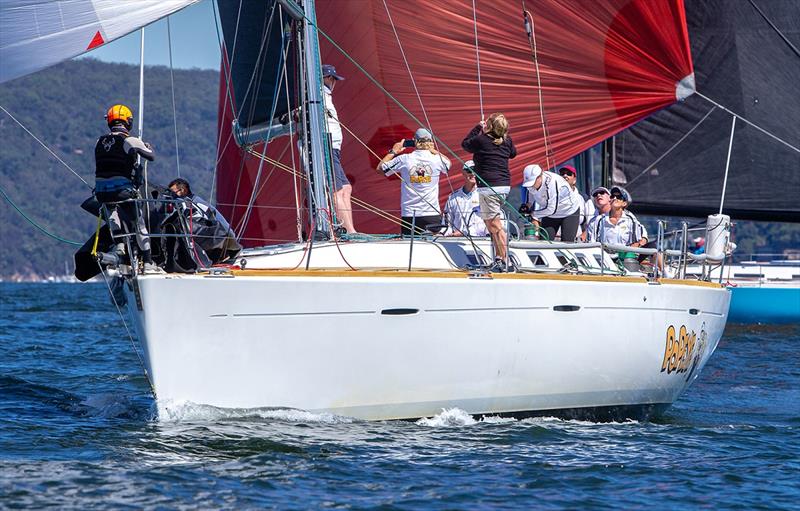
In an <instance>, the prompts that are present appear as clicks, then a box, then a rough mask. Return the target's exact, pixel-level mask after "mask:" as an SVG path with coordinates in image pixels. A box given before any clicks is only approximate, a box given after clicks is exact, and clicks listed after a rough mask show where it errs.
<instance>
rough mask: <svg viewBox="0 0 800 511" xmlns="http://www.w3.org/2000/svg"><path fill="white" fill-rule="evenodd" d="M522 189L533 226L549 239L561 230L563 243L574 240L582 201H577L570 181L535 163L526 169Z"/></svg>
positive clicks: (523, 202)
mask: <svg viewBox="0 0 800 511" xmlns="http://www.w3.org/2000/svg"><path fill="white" fill-rule="evenodd" d="M522 186H523V188H524V190H523V201H522V205H523V206H525V207H527V208H528V209H529V210H530V212H531V214H532V215H533V223H534V225H536V226H541V227H542V228H544V229H545V230H546V231H547V236H548V238H549V239H550V240H553V239H555V236H556V233H557V232H558V231H559V229H560V230H561V241H566V242H573V241H575V237H576V236H577V234H578V224H579V223H580V214H581V208H582V207H583V201H582V200H577V199H576V196H575V195H574V194H573V193H572V187H571V186H570V184H569V183H568V182H567V180H566V179H564V178H563V177H562V176H560V175H559V174H556V173H555V172H543V171H542V168H541V167H540V166H539V165H535V164H534V165H528V166H527V167H525V169H524V171H523V181H522ZM526 195H527V197H526Z"/></svg>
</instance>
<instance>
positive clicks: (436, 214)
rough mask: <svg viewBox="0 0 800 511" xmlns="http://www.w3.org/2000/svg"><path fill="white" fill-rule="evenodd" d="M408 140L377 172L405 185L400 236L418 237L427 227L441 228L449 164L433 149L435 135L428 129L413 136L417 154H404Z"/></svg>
mask: <svg viewBox="0 0 800 511" xmlns="http://www.w3.org/2000/svg"><path fill="white" fill-rule="evenodd" d="M404 142H405V140H401V141H399V142H397V143H396V144H394V146H393V147H392V148H391V149H390V150H389V153H388V154H387V155H386V156H384V157H383V159H382V160H381V162H380V163H379V164H378V167H377V169H376V170H377V171H378V172H380V173H381V174H383V175H385V176H390V175H392V174H398V175H399V176H400V179H401V181H402V182H403V185H402V187H401V189H400V216H401V217H402V224H401V227H400V232H401V234H411V232H412V229H411V226H412V225H414V226H416V228H415V230H416V234H419V233H422V232H424V231H425V230H427V228H428V226H432V225H441V223H442V213H441V210H440V209H439V176H440V175H441V174H442V173H445V174H447V171H448V170H449V169H450V160H448V159H447V158H445V157H444V156H443V155H442V154H441V153H439V151H437V150H436V148H435V147H434V145H433V135H431V132H430V131H428V130H426V129H425V128H420V129H418V130H417V131H416V133H414V140H413V142H414V143H413V146H414V151H413V152H411V153H405V154H403V151H404V150H405V146H404Z"/></svg>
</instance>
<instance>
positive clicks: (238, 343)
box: [12, 0, 730, 420]
mask: <svg viewBox="0 0 800 511" xmlns="http://www.w3.org/2000/svg"><path fill="white" fill-rule="evenodd" d="M87 3H88V2H87ZM663 3H664V4H665V5H667V6H668V7H670V8H671V7H672V6H673V5H677V4H680V2H673V1H671V0H665V2H663ZM268 4H270V5H272V2H268ZM277 4H278V6H279V7H278V8H279V9H280V13H281V15H282V16H286V18H285V19H284V23H286V21H285V20H286V19H288V18H291V17H293V18H294V19H295V22H296V23H295V24H294V28H292V30H291V34H292V36H293V37H296V38H297V39H298V41H299V42H300V44H299V45H298V46H299V52H298V60H299V61H300V62H302V63H303V66H301V67H300V69H301V71H300V74H299V76H300V82H301V83H302V84H303V85H302V89H301V90H302V93H301V95H302V96H303V97H304V98H305V101H304V103H303V105H301V108H302V109H303V115H304V119H305V120H306V123H307V126H308V128H309V129H307V130H306V136H307V137H308V138H307V140H306V143H305V144H304V147H307V148H308V151H307V153H306V154H305V158H304V163H305V166H306V168H307V172H308V173H309V174H308V175H309V177H310V183H311V184H312V187H311V189H310V190H309V194H308V196H309V197H313V201H314V207H313V208H311V211H310V214H311V215H312V216H313V218H314V220H315V223H314V225H315V226H316V229H317V230H321V231H325V230H327V231H330V216H329V215H328V214H327V211H329V210H330V209H331V208H330V198H329V197H330V191H329V187H328V185H326V180H325V179H326V178H325V176H326V166H325V164H321V163H322V162H324V161H325V159H326V157H325V154H326V148H325V139H326V133H325V127H324V125H325V123H324V122H320V120H321V118H322V116H323V112H322V109H321V107H320V106H319V105H320V102H319V98H320V97H321V90H322V88H321V83H320V73H319V66H320V59H319V49H318V47H317V37H318V35H317V26H316V24H315V23H314V20H315V19H316V18H315V11H314V3H313V1H306V2H304V4H303V5H302V6H301V5H300V4H297V3H295V2H294V1H293V0H280V1H278V2H277ZM641 5H645V4H640V7H641ZM387 10H388V9H387ZM508 16H510V14H509V15H508ZM250 21H252V20H250ZM259 23H261V21H259ZM278 26H279V27H282V26H284V25H278ZM476 26H477V25H476ZM12 75H13V73H12ZM675 85H676V87H678V88H681V87H683V86H684V85H685V82H683V81H681V82H680V83H677V82H676V84H675ZM673 92H674V91H673ZM678 94H680V93H678ZM673 100H674V96H673ZM481 101H482V100H481ZM363 108H365V109H369V108H370V105H368V104H367V105H364V106H363ZM542 114H543V112H542ZM554 124H557V123H556V122H555V121H554ZM542 125H543V126H544V115H542ZM253 131H255V130H250V132H251V133H252V132H253ZM518 143H519V142H518ZM564 150H565V151H566V150H567V149H564ZM555 154H558V153H555ZM550 156H553V155H548V157H550ZM553 157H554V158H557V156H553ZM257 184H258V182H257V181H256V185H257ZM250 206H252V201H250ZM711 235H716V236H718V235H719V233H711ZM311 238H312V239H311V240H309V241H307V242H305V241H297V242H293V243H284V244H281V245H275V246H267V247H256V248H250V249H246V250H245V251H243V252H242V253H241V255H240V256H239V257H238V258H237V259H236V261H235V262H234V263H233V264H232V265H230V266H228V267H220V268H210V269H207V270H206V271H200V272H198V273H194V274H185V273H141V272H139V271H138V269H137V266H136V264H133V265H132V266H120V267H119V272H120V275H121V276H122V277H123V279H124V293H125V295H126V296H127V298H128V300H127V303H128V311H129V313H130V316H131V317H132V318H133V323H134V325H135V328H136V332H137V334H138V339H139V343H140V345H141V348H142V350H141V351H142V355H143V363H144V366H145V368H146V372H147V375H148V377H149V379H150V382H151V384H152V387H153V391H154V393H155V395H156V397H157V400H158V404H159V407H160V409H161V411H164V410H165V409H168V408H169V407H171V406H174V405H175V404H180V403H184V402H193V403H198V404H204V405H210V406H215V407H224V408H261V407H267V408H297V409H303V410H309V411H312V412H327V413H334V414H340V415H346V416H352V417H356V418H361V419H367V420H381V419H405V418H416V417H422V416H430V415H434V414H436V413H438V412H440V411H441V409H442V408H449V407H458V408H461V409H463V410H464V411H466V412H467V413H470V414H475V415H480V414H486V415H493V414H511V415H534V414H547V415H568V416H575V417H594V418H599V419H603V418H625V417H633V418H646V417H650V416H652V415H654V414H657V413H660V412H661V411H663V410H664V409H666V408H667V407H669V406H670V405H671V404H672V403H673V402H674V401H675V400H676V399H677V398H678V397H679V396H680V395H681V393H682V392H684V391H685V390H686V388H687V387H688V386H689V385H690V384H691V383H692V382H693V381H694V380H695V379H696V378H697V377H698V375H699V373H700V372H701V370H702V368H703V366H704V365H705V364H706V362H707V361H708V359H709V357H710V356H711V355H712V353H713V352H714V350H715V349H716V347H717V344H718V342H719V340H720V337H721V336H722V332H723V330H724V327H725V322H726V318H727V313H728V306H729V302H730V292H729V291H728V290H727V289H725V288H724V287H722V286H721V285H720V284H718V283H714V282H710V281H702V280H686V279H669V278H664V277H663V276H655V277H648V276H646V275H643V274H639V273H628V274H626V273H625V272H624V271H621V270H619V269H617V267H616V266H615V264H614V263H613V262H612V261H611V259H610V258H609V256H608V254H607V251H606V249H613V247H602V246H601V245H599V244H566V243H563V244H562V243H553V242H535V241H512V242H511V243H510V244H509V252H510V254H511V257H512V259H513V260H515V261H516V262H517V264H518V267H519V268H520V271H519V272H517V273H503V274H496V273H495V274H493V273H490V272H488V271H486V270H485V269H483V268H484V267H483V266H482V264H481V263H486V262H489V261H491V257H487V255H488V254H491V250H492V249H491V245H490V243H489V242H488V240H484V239H480V240H479V239H467V238H437V237H421V238H411V239H408V238H406V239H397V238H396V239H382V238H377V237H364V238H363V239H361V240H356V239H351V240H349V241H346V242H345V241H337V240H333V241H315V240H313V236H311ZM129 252H132V251H131V250H130V248H129ZM641 252H642V253H649V252H647V249H641ZM661 252H662V254H663V255H664V256H670V255H672V256H675V255H677V256H678V257H683V261H684V264H685V262H686V255H685V253H678V254H674V253H673V254H669V253H667V252H665V251H663V250H661ZM707 257H708V258H709V259H711V258H713V257H714V254H709V255H708V256H707Z"/></svg>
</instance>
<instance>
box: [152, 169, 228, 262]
mask: <svg viewBox="0 0 800 511" xmlns="http://www.w3.org/2000/svg"><path fill="white" fill-rule="evenodd" d="M169 189H170V191H171V192H172V193H173V194H174V195H175V197H177V198H179V199H183V200H182V201H181V202H179V203H178V204H177V211H178V212H179V213H180V214H182V215H183V216H184V217H185V218H186V219H187V220H188V221H189V228H190V229H191V234H192V240H193V241H195V242H196V243H197V245H199V246H200V248H201V249H202V250H203V251H204V252H205V253H206V255H208V258H209V259H210V262H211V263H212V264H217V263H221V262H223V261H225V260H228V259H233V258H234V257H236V255H237V254H238V253H239V251H241V249H242V247H241V245H239V243H238V242H237V241H236V235H235V234H234V232H233V230H232V229H231V227H230V225H229V224H228V221H227V220H225V217H223V216H222V214H220V212H219V211H217V210H216V209H215V208H214V207H213V206H212V205H211V204H209V203H208V202H206V201H205V200H203V199H202V198H201V197H199V196H197V195H195V194H194V193H192V187H191V185H190V184H189V181H187V180H186V179H183V178H180V177H179V178H177V179H173V180H172V181H171V182H170V183H169ZM172 221H174V218H172V215H170V216H168V217H167V218H166V219H165V221H164V222H165V223H169V222H172ZM167 252H169V250H168V251H167Z"/></svg>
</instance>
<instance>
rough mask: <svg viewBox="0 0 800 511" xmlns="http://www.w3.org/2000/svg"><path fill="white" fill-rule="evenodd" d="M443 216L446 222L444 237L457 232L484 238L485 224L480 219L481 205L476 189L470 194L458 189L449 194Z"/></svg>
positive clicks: (462, 188) (485, 233) (486, 232)
mask: <svg viewBox="0 0 800 511" xmlns="http://www.w3.org/2000/svg"><path fill="white" fill-rule="evenodd" d="M444 214H445V217H446V221H447V230H446V231H445V233H444V234H445V235H449V234H452V233H453V232H454V231H459V232H461V233H462V234H469V235H470V236H486V235H487V234H488V231H487V230H486V222H484V221H483V220H482V219H481V204H480V197H479V195H478V189H477V188H473V189H472V191H471V192H469V193H467V192H465V191H464V187H461V188H459V189H458V190H456V191H455V192H453V193H451V194H450V197H448V198H447V203H445V205H444Z"/></svg>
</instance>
